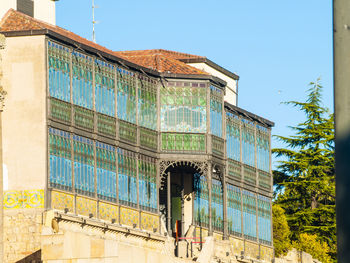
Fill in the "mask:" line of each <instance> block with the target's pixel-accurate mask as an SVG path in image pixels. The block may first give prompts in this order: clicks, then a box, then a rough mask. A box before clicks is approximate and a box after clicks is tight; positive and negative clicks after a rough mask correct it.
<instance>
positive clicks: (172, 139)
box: [162, 133, 206, 152]
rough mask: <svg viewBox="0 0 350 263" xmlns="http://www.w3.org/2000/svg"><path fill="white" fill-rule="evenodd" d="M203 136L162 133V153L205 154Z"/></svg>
mask: <svg viewBox="0 0 350 263" xmlns="http://www.w3.org/2000/svg"><path fill="white" fill-rule="evenodd" d="M205 146H206V143H205V135H204V134H190V133H162V151H166V152H190V151H192V152H205Z"/></svg>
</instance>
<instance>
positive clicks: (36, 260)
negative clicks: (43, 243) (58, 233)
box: [16, 249, 42, 263]
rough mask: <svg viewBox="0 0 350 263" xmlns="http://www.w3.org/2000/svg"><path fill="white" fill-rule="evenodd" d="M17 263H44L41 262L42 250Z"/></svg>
mask: <svg viewBox="0 0 350 263" xmlns="http://www.w3.org/2000/svg"><path fill="white" fill-rule="evenodd" d="M16 263H42V261H41V249H40V250H38V251H36V252H34V253H33V254H30V255H28V256H26V257H25V258H22V259H21V260H18V261H17V262H16Z"/></svg>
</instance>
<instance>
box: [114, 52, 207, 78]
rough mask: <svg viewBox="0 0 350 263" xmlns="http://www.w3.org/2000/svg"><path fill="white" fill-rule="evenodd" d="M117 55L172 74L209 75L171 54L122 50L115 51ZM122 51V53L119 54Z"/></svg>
mask: <svg viewBox="0 0 350 263" xmlns="http://www.w3.org/2000/svg"><path fill="white" fill-rule="evenodd" d="M116 53H117V54H118V55H119V56H121V57H123V58H124V59H126V60H129V61H130V62H133V63H135V64H138V65H141V66H144V67H147V68H150V69H153V70H157V71H158V72H162V73H172V74H196V75H198V74H199V75H209V74H208V73H206V72H204V71H202V70H199V69H197V68H195V67H191V66H189V65H187V64H186V63H184V62H181V61H179V60H177V59H175V58H173V57H172V56H167V55H164V54H158V53H155V54H144V55H136V56H133V55H127V56H126V55H125V53H124V52H116ZM121 53H124V55H121Z"/></svg>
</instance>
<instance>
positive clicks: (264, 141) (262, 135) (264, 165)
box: [256, 125, 270, 172]
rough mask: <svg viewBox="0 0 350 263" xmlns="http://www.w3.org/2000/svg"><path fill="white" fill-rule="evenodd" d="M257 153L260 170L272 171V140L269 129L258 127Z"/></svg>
mask: <svg viewBox="0 0 350 263" xmlns="http://www.w3.org/2000/svg"><path fill="white" fill-rule="evenodd" d="M256 127H257V138H256V151H257V156H256V157H257V163H258V169H260V170H263V171H266V172H269V171H270V140H269V137H270V136H269V131H268V129H267V128H265V127H262V126H260V125H257V126H256Z"/></svg>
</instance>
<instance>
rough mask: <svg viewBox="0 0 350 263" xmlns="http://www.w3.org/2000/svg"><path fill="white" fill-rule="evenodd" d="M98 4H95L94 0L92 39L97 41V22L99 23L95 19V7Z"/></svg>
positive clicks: (93, 0)
mask: <svg viewBox="0 0 350 263" xmlns="http://www.w3.org/2000/svg"><path fill="white" fill-rule="evenodd" d="M97 7H98V6H95V0H92V41H93V42H94V43H96V36H95V24H97V21H96V20H95V8H97Z"/></svg>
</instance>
